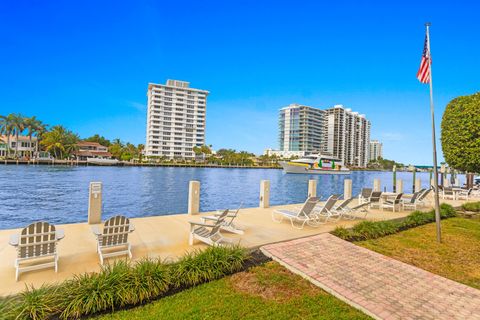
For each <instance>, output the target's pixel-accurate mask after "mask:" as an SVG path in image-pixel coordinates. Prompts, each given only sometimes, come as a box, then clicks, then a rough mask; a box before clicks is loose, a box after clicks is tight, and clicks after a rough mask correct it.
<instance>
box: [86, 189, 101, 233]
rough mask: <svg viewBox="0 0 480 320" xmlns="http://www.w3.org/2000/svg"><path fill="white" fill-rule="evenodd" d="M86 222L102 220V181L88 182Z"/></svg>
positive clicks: (93, 222) (99, 221)
mask: <svg viewBox="0 0 480 320" xmlns="http://www.w3.org/2000/svg"><path fill="white" fill-rule="evenodd" d="M88 194H89V195H88V224H98V223H101V222H102V183H101V182H90V187H89V192H88Z"/></svg>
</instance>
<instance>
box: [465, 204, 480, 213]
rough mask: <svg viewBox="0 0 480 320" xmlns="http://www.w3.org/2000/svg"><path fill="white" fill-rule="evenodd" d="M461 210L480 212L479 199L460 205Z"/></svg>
mask: <svg viewBox="0 0 480 320" xmlns="http://www.w3.org/2000/svg"><path fill="white" fill-rule="evenodd" d="M462 208H463V210H466V211H474V212H480V201H479V202H469V203H468V202H467V203H464V204H463V205H462Z"/></svg>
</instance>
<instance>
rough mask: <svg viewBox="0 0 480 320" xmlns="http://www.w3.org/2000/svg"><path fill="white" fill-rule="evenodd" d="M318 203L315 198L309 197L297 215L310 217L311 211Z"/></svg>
mask: <svg viewBox="0 0 480 320" xmlns="http://www.w3.org/2000/svg"><path fill="white" fill-rule="evenodd" d="M317 203H318V198H317V197H310V198H308V199H307V201H305V203H304V204H303V206H302V209H301V210H300V212H299V214H302V215H304V216H308V215H310V213H312V211H313V209H314V208H315V206H316V205H317Z"/></svg>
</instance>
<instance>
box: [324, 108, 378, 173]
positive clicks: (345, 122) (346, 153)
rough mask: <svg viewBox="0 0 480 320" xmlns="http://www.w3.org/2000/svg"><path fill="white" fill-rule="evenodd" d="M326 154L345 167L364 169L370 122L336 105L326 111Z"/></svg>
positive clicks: (367, 154)
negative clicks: (338, 159)
mask: <svg viewBox="0 0 480 320" xmlns="http://www.w3.org/2000/svg"><path fill="white" fill-rule="evenodd" d="M326 113H327V141H328V142H327V153H328V154H331V155H333V156H335V157H338V158H340V159H342V160H343V162H344V163H345V164H346V165H349V166H353V167H366V166H367V163H368V160H369V152H368V150H369V147H370V121H368V120H367V119H366V118H365V115H361V114H358V112H352V110H350V109H345V108H344V107H343V106H342V105H336V106H334V107H333V108H330V109H327V110H326Z"/></svg>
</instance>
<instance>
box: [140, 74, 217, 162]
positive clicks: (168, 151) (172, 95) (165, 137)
mask: <svg viewBox="0 0 480 320" xmlns="http://www.w3.org/2000/svg"><path fill="white" fill-rule="evenodd" d="M208 94H209V92H208V91H206V90H200V89H193V88H190V86H189V82H185V81H179V80H167V84H166V85H164V84H155V83H149V84H148V91H147V97H148V108H147V134H146V144H145V155H146V156H147V157H152V156H157V157H166V158H169V159H172V158H182V159H194V158H195V154H194V152H193V151H192V149H193V147H195V146H202V145H204V144H205V113H206V108H207V95H208Z"/></svg>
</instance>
